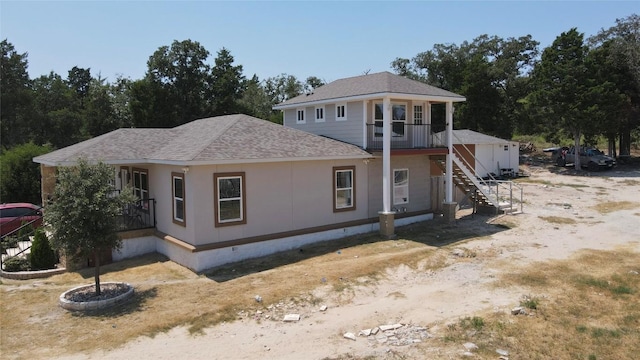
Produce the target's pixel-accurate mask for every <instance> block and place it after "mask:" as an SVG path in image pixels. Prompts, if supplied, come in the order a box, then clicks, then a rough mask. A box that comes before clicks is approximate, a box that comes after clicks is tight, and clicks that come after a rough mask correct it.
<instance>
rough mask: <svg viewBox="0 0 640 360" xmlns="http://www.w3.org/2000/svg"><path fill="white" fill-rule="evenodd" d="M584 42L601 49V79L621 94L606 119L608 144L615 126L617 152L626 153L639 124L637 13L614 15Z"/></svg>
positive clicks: (639, 37)
mask: <svg viewBox="0 0 640 360" xmlns="http://www.w3.org/2000/svg"><path fill="white" fill-rule="evenodd" d="M588 42H589V44H590V46H591V47H592V49H594V50H600V51H601V53H600V54H599V56H600V61H599V63H600V64H601V66H602V67H606V68H607V69H608V71H607V72H602V73H601V74H602V76H601V80H604V81H606V82H609V83H611V85H612V86H613V87H615V89H616V91H618V92H619V93H620V94H621V96H622V97H624V98H625V100H624V105H622V106H621V107H620V108H619V109H618V110H619V113H618V118H617V119H613V118H612V117H609V119H608V121H607V122H608V123H609V126H608V128H609V129H610V130H609V133H608V137H609V141H610V147H611V142H614V141H615V135H613V134H612V131H611V129H615V131H616V132H618V133H619V135H620V155H630V151H631V133H632V132H633V131H634V130H635V129H639V128H640V15H638V14H632V15H630V16H628V17H626V18H623V19H617V20H616V25H615V26H612V27H610V28H609V29H606V30H605V29H603V30H601V31H600V32H599V33H598V34H597V35H595V36H592V37H590V38H589V39H588ZM603 78H604V79H603Z"/></svg>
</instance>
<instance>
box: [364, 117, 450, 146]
mask: <svg viewBox="0 0 640 360" xmlns="http://www.w3.org/2000/svg"><path fill="white" fill-rule="evenodd" d="M442 130H444V129H443V128H442V126H432V125H427V124H406V123H404V122H399V121H398V122H392V123H391V149H428V148H437V147H446V142H443V140H444V139H441V137H437V136H434V132H436V131H442ZM367 149H368V150H382V122H381V121H376V123H375V124H367Z"/></svg>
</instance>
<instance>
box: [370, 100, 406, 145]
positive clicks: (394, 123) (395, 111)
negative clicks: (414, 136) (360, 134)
mask: <svg viewBox="0 0 640 360" xmlns="http://www.w3.org/2000/svg"><path fill="white" fill-rule="evenodd" d="M374 113H375V114H374V120H375V122H374V124H375V133H374V135H375V136H377V137H380V136H382V116H383V104H382V103H376V104H374ZM406 120H407V105H405V104H396V103H392V104H391V136H394V137H404V125H405V122H406Z"/></svg>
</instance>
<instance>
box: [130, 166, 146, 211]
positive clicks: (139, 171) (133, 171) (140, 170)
mask: <svg viewBox="0 0 640 360" xmlns="http://www.w3.org/2000/svg"><path fill="white" fill-rule="evenodd" d="M136 173H137V174H138V176H140V188H137V187H136ZM141 174H145V175H146V178H147V188H146V189H144V188H142V176H141ZM131 188H132V189H133V194H134V195H137V194H136V191H138V190H139V191H140V195H141V196H140V197H138V200H149V199H150V191H149V170H148V169H143V168H136V167H134V168H131ZM145 194H146V197H145ZM141 210H142V211H145V212H147V211H149V201H142V208H141Z"/></svg>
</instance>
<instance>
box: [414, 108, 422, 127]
mask: <svg viewBox="0 0 640 360" xmlns="http://www.w3.org/2000/svg"><path fill="white" fill-rule="evenodd" d="M418 114H420V117H418ZM413 124H414V125H423V124H424V107H423V106H422V105H413Z"/></svg>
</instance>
